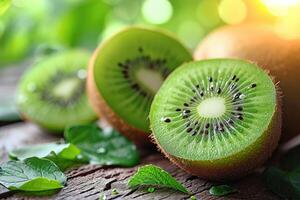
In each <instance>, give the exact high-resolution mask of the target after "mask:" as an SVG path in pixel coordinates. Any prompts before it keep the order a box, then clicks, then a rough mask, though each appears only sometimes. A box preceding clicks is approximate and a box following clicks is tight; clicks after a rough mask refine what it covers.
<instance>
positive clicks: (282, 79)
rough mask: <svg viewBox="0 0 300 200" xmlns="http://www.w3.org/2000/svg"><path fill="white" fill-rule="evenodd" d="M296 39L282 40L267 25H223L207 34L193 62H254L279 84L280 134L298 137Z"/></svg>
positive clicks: (298, 50) (299, 72)
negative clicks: (280, 90)
mask: <svg viewBox="0 0 300 200" xmlns="http://www.w3.org/2000/svg"><path fill="white" fill-rule="evenodd" d="M299 55H300V39H284V38H283V37H280V35H278V34H277V32H276V31H275V28H274V27H273V26H271V25H265V24H261V25H254V24H243V25H236V26H225V27H222V28H220V29H218V30H216V31H214V32H212V33H210V34H209V35H208V36H207V37H206V38H205V39H204V40H203V41H202V42H201V43H200V44H199V46H198V47H197V49H196V51H195V52H194V58H195V59H196V60H201V59H207V58H240V59H247V60H250V61H253V62H255V63H257V64H258V65H259V66H261V67H262V68H263V69H266V70H268V71H270V73H271V74H272V75H273V76H275V78H276V80H277V81H279V85H280V87H281V89H282V93H283V109H282V110H283V134H282V141H283V142H284V141H287V140H289V139H291V138H293V137H295V136H297V135H298V134H300V126H298V125H297V124H298V120H299V119H300V104H299V102H300V95H298V93H297V91H300V79H299V77H300V67H299V66H300V64H299V63H300V56H299Z"/></svg>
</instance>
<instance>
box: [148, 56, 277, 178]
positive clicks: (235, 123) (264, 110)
mask: <svg viewBox="0 0 300 200" xmlns="http://www.w3.org/2000/svg"><path fill="white" fill-rule="evenodd" d="M279 108H280V105H278V103H277V90H276V87H275V85H274V83H273V82H272V79H271V78H270V77H269V76H268V75H267V74H266V73H265V72H264V71H263V70H262V69H260V68H259V67H257V66H256V65H254V64H252V63H248V62H246V61H241V60H232V59H216V60H206V61H198V62H191V63H187V64H184V65H182V66H181V67H179V68H178V69H177V70H175V71H174V72H173V73H172V74H171V75H170V76H169V77H168V78H167V80H166V81H165V82H164V83H163V85H162V86H161V88H160V89H159V91H158V93H157V94H156V96H155V98H154V100H153V103H152V106H151V111H150V116H149V118H150V124H151V129H152V131H153V137H154V140H155V141H156V143H157V144H158V146H159V148H160V149H161V150H162V152H163V153H165V154H166V155H167V157H168V158H170V159H171V160H172V161H173V162H175V163H176V164H177V165H179V166H180V167H182V168H183V169H185V170H187V171H189V172H191V173H192V174H194V175H198V176H201V177H203V178H206V179H210V180H225V179H233V178H237V177H240V176H242V175H245V174H247V173H249V172H250V171H251V170H252V169H254V168H255V167H257V166H258V165H261V164H262V163H263V162H264V161H266V159H267V158H268V157H269V156H270V155H271V153H272V152H273V150H274V149H275V148H276V146H277V143H278V140H279V137H280V127H281V122H280V111H279V110H278V109H279Z"/></svg>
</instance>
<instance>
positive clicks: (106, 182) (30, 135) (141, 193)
mask: <svg viewBox="0 0 300 200" xmlns="http://www.w3.org/2000/svg"><path fill="white" fill-rule="evenodd" d="M56 140H59V138H57V137H55V136H52V135H47V134H45V133H44V132H43V131H42V130H40V129H39V128H38V127H36V126H35V125H33V124H30V123H18V124H15V125H9V126H4V127H2V128H0V149H1V152H0V156H1V162H3V161H5V160H7V152H8V151H9V150H11V149H13V148H15V147H20V146H24V145H30V144H36V143H44V142H49V141H56ZM147 163H152V164H156V165H158V166H161V167H162V168H163V169H165V170H167V171H168V172H170V173H171V174H172V175H173V176H174V177H175V178H176V179H177V180H178V181H180V182H181V183H183V184H184V185H185V186H186V187H187V188H188V189H189V190H190V191H191V193H192V195H195V196H196V197H197V199H201V200H215V199H221V200H223V199H224V200H225V199H226V200H237V199H245V200H271V199H275V200H276V199H279V198H277V197H276V196H275V195H273V194H271V193H270V192H268V191H267V189H266V188H265V187H264V185H263V183H262V181H261V177H260V176H259V174H258V173H256V174H253V175H251V176H248V177H246V178H244V179H242V180H240V181H237V182H232V183H230V184H231V185H233V186H234V187H235V188H237V189H238V190H239V192H238V193H236V194H232V195H229V196H226V197H222V198H217V197H214V196H211V195H210V194H209V193H208V190H209V188H210V187H211V185H212V184H213V183H211V182H207V181H205V180H201V179H200V178H198V177H195V176H191V175H189V174H187V173H185V172H184V171H182V170H181V169H179V168H177V167H176V166H174V165H173V164H171V163H170V162H169V161H168V160H167V159H165V158H164V157H162V156H161V155H160V154H159V153H157V152H146V153H143V155H142V162H141V164H140V166H141V165H144V164H147ZM137 167H138V166H136V167H133V168H118V167H100V166H96V165H84V166H81V167H79V168H77V169H73V170H70V171H68V172H67V177H68V182H67V186H66V187H65V188H63V189H62V190H61V191H60V192H59V193H57V194H55V195H54V196H51V197H25V196H22V195H21V194H13V193H11V192H9V191H7V190H6V189H5V188H3V187H2V188H1V187H0V198H1V199H9V200H12V199H28V200H29V199H57V200H65V199H66V200H74V199H75V200H77V199H78V200H81V199H88V200H89V199H91V200H97V199H99V197H100V195H101V194H102V195H105V196H106V199H125V200H129V199H137V200H148V199H149V200H150V199H157V200H161V199H172V200H173V199H174V200H176V199H189V196H188V195H185V194H181V193H179V192H176V191H172V190H168V189H159V190H157V191H155V192H154V193H148V192H147V191H146V190H145V189H138V190H133V191H132V190H130V189H129V188H128V187H127V182H128V179H129V177H130V176H131V175H132V174H133V173H134V172H135V171H136V170H137ZM114 188H115V189H117V191H118V193H119V194H117V195H113V194H112V189H114Z"/></svg>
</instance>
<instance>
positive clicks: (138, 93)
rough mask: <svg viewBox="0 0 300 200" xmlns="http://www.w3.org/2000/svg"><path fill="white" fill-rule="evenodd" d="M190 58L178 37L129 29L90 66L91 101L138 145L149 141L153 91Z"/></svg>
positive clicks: (100, 50)
mask: <svg viewBox="0 0 300 200" xmlns="http://www.w3.org/2000/svg"><path fill="white" fill-rule="evenodd" d="M190 60H192V56H191V54H190V52H189V51H188V50H187V49H186V48H185V47H184V46H183V45H182V44H181V43H180V42H178V41H177V39H175V38H174V37H173V36H170V35H169V34H166V33H164V32H161V31H158V30H150V29H145V28H140V27H130V28H127V29H125V30H123V31H121V32H119V33H117V34H116V35H114V36H113V37H111V38H110V39H108V40H107V41H106V42H104V43H103V44H102V45H101V46H100V47H99V48H98V49H97V51H96V52H95V54H94V56H93V58H92V60H91V62H90V66H89V76H88V93H89V96H90V98H89V99H90V100H91V101H92V105H93V107H94V108H95V110H96V111H97V113H98V114H99V115H100V116H101V118H102V119H105V120H106V121H108V122H109V123H110V124H111V125H113V126H114V127H115V128H116V129H118V130H119V131H120V132H121V133H123V134H124V135H125V136H127V137H128V138H129V139H132V140H133V141H135V142H136V143H137V144H147V143H149V141H150V140H149V139H148V136H149V132H150V129H149V122H148V114H149V111H150V106H151V102H152V100H153V97H154V95H155V94H156V92H157V90H158V89H159V87H160V85H161V84H162V83H163V81H164V79H165V78H166V77H167V76H168V74H169V73H170V72H171V71H173V70H174V69H175V68H176V67H177V66H179V65H180V64H182V63H183V62H186V61H190Z"/></svg>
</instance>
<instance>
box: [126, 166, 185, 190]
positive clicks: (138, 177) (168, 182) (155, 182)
mask: <svg viewBox="0 0 300 200" xmlns="http://www.w3.org/2000/svg"><path fill="white" fill-rule="evenodd" d="M128 185H129V187H131V188H137V187H139V186H149V185H150V186H157V187H167V188H171V189H174V190H178V191H180V192H183V193H189V192H188V190H187V189H186V188H185V187H184V186H183V185H182V184H180V183H179V182H177V181H176V179H174V178H173V177H172V176H171V175H170V174H169V173H168V172H166V171H164V170H163V169H161V168H160V167H157V166H155V165H145V166H143V167H140V168H139V169H138V171H137V172H136V173H135V174H134V175H133V176H132V177H131V178H130V180H129V182H128Z"/></svg>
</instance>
